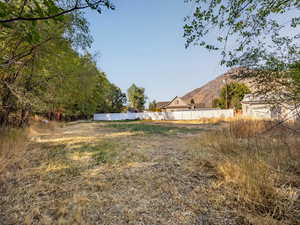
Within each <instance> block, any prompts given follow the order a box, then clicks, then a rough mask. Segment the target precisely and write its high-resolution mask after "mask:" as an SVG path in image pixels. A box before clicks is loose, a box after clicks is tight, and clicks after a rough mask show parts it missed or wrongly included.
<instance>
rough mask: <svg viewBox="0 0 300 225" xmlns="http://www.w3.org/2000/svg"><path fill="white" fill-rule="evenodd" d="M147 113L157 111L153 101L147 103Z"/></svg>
mask: <svg viewBox="0 0 300 225" xmlns="http://www.w3.org/2000/svg"><path fill="white" fill-rule="evenodd" d="M149 111H153V112H155V111H157V105H156V101H155V100H153V101H152V102H150V103H149Z"/></svg>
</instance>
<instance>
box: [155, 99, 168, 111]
mask: <svg viewBox="0 0 300 225" xmlns="http://www.w3.org/2000/svg"><path fill="white" fill-rule="evenodd" d="M168 104H169V101H168V102H156V107H157V108H159V109H161V108H163V107H164V106H165V105H168Z"/></svg>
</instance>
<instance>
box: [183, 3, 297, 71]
mask: <svg viewBox="0 0 300 225" xmlns="http://www.w3.org/2000/svg"><path fill="white" fill-rule="evenodd" d="M189 2H194V3H195V5H196V7H195V10H194V12H193V14H192V16H188V17H186V18H185V22H186V24H185V25H184V37H185V39H186V47H189V46H190V45H200V46H202V47H204V48H206V49H208V50H221V51H223V54H222V56H223V58H222V63H223V64H225V65H227V66H244V67H250V68H254V67H255V68H257V67H259V66H262V65H263V64H265V63H266V62H267V61H270V60H272V59H274V56H275V58H278V59H279V61H281V62H283V63H284V64H286V65H288V64H289V63H291V61H295V60H296V61H297V60H299V59H300V54H299V52H300V51H299V48H300V46H299V44H297V39H298V38H297V37H299V30H297V29H298V27H299V25H300V19H299V16H297V12H299V9H300V8H299V6H300V5H299V1H298V0H290V1H269V0H261V1H253V0H231V1H228V0H210V1H207V0H191V1H189ZM291 28H293V29H294V30H291ZM296 46H298V47H296ZM290 49H293V51H290ZM291 52H292V54H291ZM224 53H225V54H224ZM249 56H251V57H249ZM258 62H259V63H258Z"/></svg>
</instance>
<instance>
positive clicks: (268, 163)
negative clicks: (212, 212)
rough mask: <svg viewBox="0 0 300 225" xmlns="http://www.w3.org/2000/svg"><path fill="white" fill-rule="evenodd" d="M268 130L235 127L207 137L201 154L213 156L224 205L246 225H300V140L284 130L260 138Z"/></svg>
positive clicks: (265, 125)
mask: <svg viewBox="0 0 300 225" xmlns="http://www.w3.org/2000/svg"><path fill="white" fill-rule="evenodd" d="M269 126H270V122H268V121H255V120H253V121H251V120H245V121H243V120H238V121H233V122H231V123H230V125H229V128H228V129H224V130H222V131H216V132H210V133H208V134H206V136H205V137H203V138H202V139H201V140H202V141H201V143H200V144H201V148H202V149H203V148H205V149H208V150H209V152H210V153H211V154H210V156H211V157H210V161H211V164H212V165H215V169H216V171H217V173H218V174H219V177H220V179H219V181H218V182H219V185H220V187H223V194H224V195H225V196H226V197H225V199H226V201H227V203H228V202H230V201H231V204H232V207H233V208H235V210H237V211H238V212H239V213H240V215H239V216H241V217H242V218H243V219H244V222H243V223H244V224H266V223H263V221H265V222H266V221H272V223H271V224H300V217H299V215H300V136H299V135H291V134H289V133H287V132H285V131H284V130H281V131H278V130H274V135H272V132H271V133H270V132H269V133H268V134H265V135H262V134H261V135H257V134H259V133H263V131H264V130H266V129H269ZM280 132H281V133H280ZM275 133H276V134H275ZM262 218H264V219H262ZM254 221H255V222H254ZM259 221H261V222H259Z"/></svg>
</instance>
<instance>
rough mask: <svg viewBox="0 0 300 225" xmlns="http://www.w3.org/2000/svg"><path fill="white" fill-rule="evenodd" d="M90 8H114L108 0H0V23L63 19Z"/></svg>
mask: <svg viewBox="0 0 300 225" xmlns="http://www.w3.org/2000/svg"><path fill="white" fill-rule="evenodd" d="M86 8H90V9H93V10H97V12H99V13H101V12H102V10H103V8H108V9H114V8H115V7H114V5H113V4H112V3H111V2H110V1H109V0H89V1H87V0H76V1H73V0H27V1H21V0H10V1H5V2H0V18H1V19H0V23H1V24H6V23H12V22H20V21H21V22H22V21H40V20H49V19H54V20H57V21H62V20H64V15H66V14H69V13H72V12H75V11H78V10H82V9H86Z"/></svg>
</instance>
